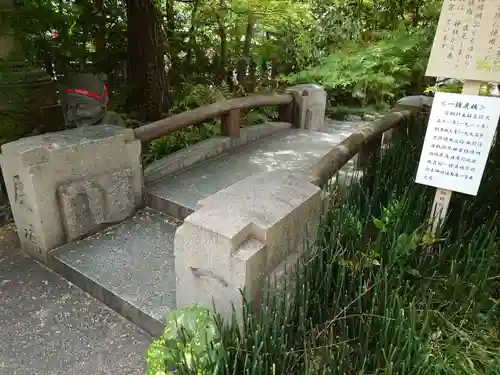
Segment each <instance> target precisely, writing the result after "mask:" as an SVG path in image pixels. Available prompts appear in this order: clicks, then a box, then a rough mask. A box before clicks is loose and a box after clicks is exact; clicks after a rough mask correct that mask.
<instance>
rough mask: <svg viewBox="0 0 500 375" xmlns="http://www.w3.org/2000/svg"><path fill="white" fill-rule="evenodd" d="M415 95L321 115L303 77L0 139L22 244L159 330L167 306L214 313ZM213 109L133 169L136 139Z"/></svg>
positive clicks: (303, 225)
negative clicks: (375, 115) (209, 133)
mask: <svg viewBox="0 0 500 375" xmlns="http://www.w3.org/2000/svg"><path fill="white" fill-rule="evenodd" d="M405 104H406V105H405ZM421 104H422V103H421V99H420V98H410V100H406V101H403V102H402V103H400V106H399V108H397V110H398V111H399V112H397V111H393V112H391V113H389V114H387V115H386V116H384V117H382V118H380V119H379V120H377V121H375V122H373V123H370V124H368V125H367V124H366V123H365V124H363V123H353V122H351V123H337V122H331V121H329V122H326V121H324V116H325V105H326V93H325V91H324V90H323V89H322V88H321V87H319V86H316V85H303V86H298V87H293V88H290V89H289V90H287V91H286V92H285V93H283V94H277V95H270V96H251V97H247V98H240V99H232V100H227V101H223V102H219V103H215V104H212V105H209V106H205V107H201V108H198V109H195V110H193V111H188V112H185V113H182V114H179V115H175V116H172V117H169V118H167V119H164V120H161V121H158V122H156V123H152V124H148V125H145V126H143V127H140V128H138V129H135V130H132V129H124V128H120V127H115V126H108V125H99V126H95V127H84V128H78V129H71V130H66V131H62V132H58V133H51V134H45V135H40V136H35V137H29V138H24V139H21V140H18V141H16V142H12V143H8V144H5V145H3V146H2V154H1V165H2V171H3V176H4V178H5V182H6V188H7V192H8V196H9V200H10V204H11V208H12V212H13V216H14V219H15V224H16V227H17V231H18V235H19V238H20V241H21V245H22V248H23V250H24V252H26V253H28V254H29V255H31V256H33V257H35V258H36V259H38V260H39V261H41V262H43V263H44V264H45V265H47V266H48V267H50V268H52V269H53V270H55V271H56V272H57V273H59V274H61V275H63V276H64V277H65V278H66V279H68V280H69V281H71V282H72V283H74V284H76V285H78V286H79V287H80V288H82V289H83V290H85V291H86V292H88V293H89V294H91V295H92V296H94V297H96V298H97V299H99V300H101V301H102V302H104V303H105V304H107V305H108V306H110V307H111V308H112V309H114V310H115V311H117V312H119V313H120V314H122V315H124V316H125V317H127V318H128V319H130V320H131V321H132V322H134V323H136V324H137V325H139V326H140V327H142V328H143V329H145V330H147V331H148V332H150V333H151V334H153V335H159V334H160V333H161V332H162V330H163V324H164V319H165V315H166V313H167V312H168V311H169V310H171V309H175V308H182V307H185V306H187V305H190V304H192V303H195V302H198V303H200V304H202V305H208V306H211V305H212V301H214V303H215V306H216V307H217V310H218V311H219V312H220V313H221V314H222V315H223V316H226V317H227V316H229V315H230V314H231V304H232V303H235V304H236V306H239V304H240V301H241V295H240V292H239V290H240V289H243V288H244V289H245V292H246V293H247V296H248V297H249V298H254V297H255V298H257V297H256V296H258V295H259V292H260V291H261V290H262V289H263V288H265V284H266V280H268V279H269V277H273V276H276V277H280V275H282V273H283V270H284V268H285V265H287V264H290V263H292V262H293V261H294V260H295V259H297V257H298V255H299V254H300V251H301V245H302V244H303V243H304V240H308V239H307V238H304V236H305V233H314V228H315V223H316V221H317V218H318V215H319V213H320V211H321V209H322V207H323V201H324V198H323V197H324V194H323V193H322V189H321V187H322V186H323V184H325V183H326V182H328V180H329V179H330V178H332V177H333V176H335V175H337V174H338V172H339V171H340V173H341V176H344V177H345V176H346V175H348V174H349V172H350V171H351V170H352V168H353V167H354V166H355V165H356V164H355V159H353V157H354V156H355V155H356V154H358V153H359V155H358V156H359V157H358V160H357V163H361V164H362V163H367V162H368V161H369V160H370V158H371V157H373V156H375V155H376V154H377V152H378V150H379V149H380V147H381V144H382V143H383V142H386V141H387V140H388V139H390V138H391V137H394V136H399V135H401V134H403V133H404V132H405V129H404V127H403V126H402V124H403V123H404V121H403V120H404V119H405V117H407V116H409V114H410V112H411V111H410V110H409V109H411V108H415V107H419V106H420V105H421ZM424 104H425V103H424ZM263 106H279V108H280V121H279V122H273V123H265V124H260V125H255V126H251V127H244V128H240V121H239V119H240V113H241V111H243V110H246V109H251V108H256V107H263ZM218 116H220V117H221V118H222V121H221V124H222V128H221V136H218V137H214V138H211V139H208V140H205V141H202V142H200V143H198V144H195V145H193V146H190V147H188V148H185V149H183V150H180V151H178V152H176V153H174V154H172V155H169V156H167V157H165V158H163V159H161V160H158V161H156V162H154V163H152V164H151V165H149V166H148V167H146V168H144V169H143V168H142V165H141V143H142V144H144V143H145V142H148V141H150V140H152V139H154V138H158V137H161V136H163V135H166V134H169V133H172V132H174V131H177V130H179V129H182V128H183V127H186V126H190V125H195V124H197V123H200V122H203V121H205V120H208V119H211V118H214V117H218ZM384 134H385V135H384ZM383 135H384V141H383V140H382V136H383ZM388 135H391V136H390V137H388ZM310 239H312V238H310Z"/></svg>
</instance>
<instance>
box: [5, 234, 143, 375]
mask: <svg viewBox="0 0 500 375" xmlns="http://www.w3.org/2000/svg"><path fill="white" fill-rule="evenodd" d="M13 228H14V227H13V225H9V226H5V227H3V228H0V327H2V328H1V329H0V375H42V374H43V375H45V374H50V375H68V374H75V375H107V374H127V375H142V374H144V373H145V371H146V364H145V352H146V350H147V347H148V345H149V343H150V342H151V337H150V336H149V335H148V334H147V333H146V332H144V331H143V330H141V329H140V328H139V327H137V326H135V325H134V324H132V323H130V322H129V321H128V320H126V319H125V318H123V317H122V316H120V315H119V314H117V313H115V312H114V311H112V310H111V309H109V308H107V307H106V306H104V305H103V304H102V303H100V302H99V301H97V300H95V299H94V298H92V297H90V296H89V295H88V294H86V293H84V292H83V291H82V290H80V289H79V288H77V287H76V286H74V285H72V284H70V283H68V282H67V281H66V280H64V279H62V278H61V277H59V276H58V275H56V274H55V273H53V272H52V271H50V270H48V269H47V268H46V267H45V266H43V265H41V264H40V263H38V262H36V261H34V260H33V259H32V258H30V257H28V256H26V255H24V254H22V253H21V252H20V245H19V240H18V237H17V234H16V233H15V231H14V229H13Z"/></svg>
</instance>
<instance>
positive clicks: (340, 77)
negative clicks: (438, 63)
mask: <svg viewBox="0 0 500 375" xmlns="http://www.w3.org/2000/svg"><path fill="white" fill-rule="evenodd" d="M431 45H432V37H430V34H429V30H417V31H412V32H407V31H399V32H393V33H390V34H387V33H384V34H381V38H380V39H379V40H377V41H375V42H362V41H359V40H358V41H352V42H349V43H347V44H345V45H344V46H343V47H342V48H340V49H339V50H338V51H335V52H333V53H331V54H330V55H329V56H328V57H327V58H326V59H325V60H324V61H322V63H321V64H319V65H317V66H313V67H312V68H310V69H307V70H305V71H302V72H299V73H297V74H295V75H292V76H289V77H286V78H285V80H286V81H287V82H289V83H293V84H296V83H305V82H316V83H319V84H322V85H324V86H325V88H326V89H327V90H328V93H329V98H331V100H332V101H336V102H339V103H345V104H352V103H356V104H361V105H362V106H365V105H367V104H371V103H373V104H375V105H377V106H381V105H382V104H383V103H384V102H387V101H390V100H392V99H393V98H394V97H401V96H404V94H405V92H406V91H408V90H416V91H419V90H420V84H421V83H423V80H424V73H425V67H426V65H427V59H428V56H429V53H430V48H431ZM415 82H416V83H417V87H412V86H414V85H415ZM424 88H425V87H424Z"/></svg>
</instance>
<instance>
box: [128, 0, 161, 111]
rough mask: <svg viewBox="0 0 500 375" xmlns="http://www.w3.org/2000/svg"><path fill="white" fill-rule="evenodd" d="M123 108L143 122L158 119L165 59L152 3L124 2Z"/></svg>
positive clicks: (144, 1) (148, 1) (136, 0)
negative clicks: (126, 89)
mask: <svg viewBox="0 0 500 375" xmlns="http://www.w3.org/2000/svg"><path fill="white" fill-rule="evenodd" d="M127 24H128V30H127V37H128V59H127V65H128V67H127V83H128V85H129V90H130V91H129V96H128V98H127V106H128V107H129V108H130V109H131V110H132V111H134V112H136V113H137V116H138V118H139V119H141V120H143V121H155V120H158V119H160V118H161V117H162V112H163V100H164V88H165V87H164V86H165V60H164V54H163V48H162V45H161V38H160V25H159V23H158V10H157V9H156V8H155V5H154V4H153V2H152V0H127Z"/></svg>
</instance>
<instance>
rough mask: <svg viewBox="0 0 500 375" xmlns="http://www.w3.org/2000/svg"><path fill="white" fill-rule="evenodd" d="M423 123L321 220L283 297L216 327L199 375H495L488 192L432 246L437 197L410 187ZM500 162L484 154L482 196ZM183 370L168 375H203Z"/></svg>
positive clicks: (496, 267) (497, 358) (499, 267)
mask: <svg viewBox="0 0 500 375" xmlns="http://www.w3.org/2000/svg"><path fill="white" fill-rule="evenodd" d="M426 121H427V119H425V118H423V119H414V120H413V121H411V122H410V123H409V124H408V125H409V137H408V139H406V140H404V141H403V142H402V143H401V144H394V145H393V147H390V148H387V149H384V150H382V157H381V158H380V159H378V160H377V161H374V162H375V163H376V165H375V167H376V171H375V174H374V175H375V177H374V179H373V178H372V176H373V175H369V174H367V173H365V174H364V175H363V177H361V178H360V179H359V180H356V181H353V182H352V184H351V186H350V189H348V190H347V197H346V198H345V200H344V201H343V204H342V205H336V206H332V207H330V208H329V209H328V210H327V211H325V213H324V215H323V216H322V218H321V220H320V223H319V226H318V240H317V242H316V243H315V244H314V245H313V246H311V247H310V248H309V249H307V250H306V251H305V253H304V257H303V259H302V260H301V261H300V262H299V264H298V265H297V266H296V267H295V268H294V269H293V270H290V271H291V272H290V277H291V278H290V279H289V282H288V284H287V287H286V292H281V293H278V294H275V295H274V294H273V295H265V296H264V298H263V301H262V305H261V312H260V313H259V314H255V313H253V312H252V311H253V310H252V309H251V304H250V303H245V304H244V312H243V320H242V321H243V322H244V323H243V324H244V327H243V330H240V329H239V327H238V326H237V325H236V323H235V321H233V322H232V323H231V324H223V323H222V321H221V320H220V317H215V318H214V320H213V322H215V324H216V333H215V334H214V335H215V340H214V342H213V344H214V345H207V347H206V350H205V351H202V352H201V355H200V358H201V359H200V363H204V364H206V363H209V365H208V366H207V367H205V368H204V370H203V371H204V372H203V373H206V374H245V375H247V374H248V375H261V374H298V375H300V374H304V375H305V374H333V375H337V374H338V375H345V374H366V375H374V374H377V375H382V374H386V375H389V374H411V373H414V374H419V375H448V374H449V375H472V374H474V375H493V374H498V373H499V372H500V370H499V369H500V345H499V344H500V331H499V330H498V320H499V319H500V311H499V308H498V307H499V306H498V304H499V301H500V284H499V282H500V281H499V279H498V275H499V274H500V262H499V261H500V259H499V256H498V250H497V249H498V246H499V240H500V237H499V236H498V234H499V231H498V229H500V228H499V226H498V223H499V221H498V218H497V215H496V212H497V211H496V207H497V206H498V204H499V203H498V202H497V201H498V200H497V199H496V198H495V195H492V194H485V192H487V191H488V190H484V191H482V192H480V194H479V195H478V196H477V197H476V198H470V197H466V196H462V195H460V194H457V195H456V197H455V200H454V201H453V205H452V212H451V216H450V217H449V219H448V220H447V221H446V222H445V226H444V228H443V230H442V232H441V233H440V236H439V238H434V237H433V236H430V235H429V234H428V233H427V224H426V223H427V220H428V214H429V209H430V205H431V203H432V198H433V193H434V189H432V188H429V187H426V186H422V185H417V184H414V182H413V180H414V173H415V171H416V167H417V163H418V154H419V153H420V150H421V146H422V142H423V133H424V131H425V126H424V124H425V123H426ZM498 147H499V146H498V145H496V146H495V147H494V150H495V148H496V149H498ZM499 155H500V153H499ZM499 160H500V158H498V155H497V152H496V151H493V157H492V159H491V160H490V162H489V164H488V166H487V171H486V177H485V183H486V185H487V187H486V188H488V189H491V188H494V187H498V182H496V181H495V179H494V178H492V176H495V173H496V171H497V168H498V162H499ZM370 168H371V167H370ZM394 171H398V173H394ZM492 184H495V185H494V186H492ZM331 188H332V189H335V188H336V187H335V186H332V187H331ZM332 193H333V192H332ZM478 207H484V208H483V209H482V210H481V211H480V213H479V214H478V215H479V217H481V220H478V216H476V212H477V210H478ZM211 329H212V328H211ZM210 332H211V333H213V331H210ZM182 345H184V344H182ZM211 348H216V349H215V351H213V352H210V351H209V349H211ZM208 353H210V355H209V354H208ZM207 356H208V357H211V358H212V359H213V360H212V361H211V362H209V361H204V360H203V358H207ZM189 363H190V362H189V361H186V360H180V361H179V362H178V363H177V365H176V370H177V371H176V373H178V374H196V373H197V372H196V371H198V373H200V372H199V370H193V369H189V368H188V364H189Z"/></svg>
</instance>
